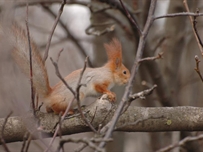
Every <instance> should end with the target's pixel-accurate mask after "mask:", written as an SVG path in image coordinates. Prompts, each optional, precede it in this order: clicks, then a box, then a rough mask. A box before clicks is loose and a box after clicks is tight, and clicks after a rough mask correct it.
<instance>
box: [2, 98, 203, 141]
mask: <svg viewBox="0 0 203 152" xmlns="http://www.w3.org/2000/svg"><path fill="white" fill-rule="evenodd" d="M116 108H117V106H112V103H110V102H109V101H107V100H106V95H103V96H102V98H101V99H98V100H97V101H96V102H94V103H93V104H91V105H89V106H87V107H86V108H85V109H84V111H86V117H87V118H88V119H90V120H91V118H93V117H94V120H93V122H92V125H93V126H94V127H95V128H98V127H99V126H100V125H103V126H104V125H105V124H107V123H108V122H109V121H110V120H111V118H112V116H113V114H114V111H115V109H116ZM95 110H96V114H95ZM202 115H203V108H199V107H189V106H188V107H186V106H183V107H155V108H145V107H134V106H131V107H129V108H128V109H127V110H126V112H124V113H123V114H122V115H121V117H120V118H119V120H118V122H117V125H116V131H124V132H140V131H142V132H154V131H179V130H184V131H203V117H201V116H202ZM36 116H37V117H38V119H39V120H40V126H41V128H42V129H41V130H38V133H36V136H35V137H34V138H35V139H36V138H40V137H46V138H47V137H51V135H53V133H54V128H55V126H56V124H57V123H58V119H59V118H58V117H59V116H58V115H55V114H53V113H42V112H39V111H38V112H36ZM104 118H105V120H104ZM35 120H36V118H35V117H34V116H33V115H32V113H29V114H25V115H24V117H23V118H22V117H19V116H15V117H9V118H8V121H7V123H6V125H5V129H4V140H5V142H6V143H9V142H16V141H23V139H24V135H25V132H26V131H28V130H36V128H35V126H36V125H33V122H35ZM103 120H104V121H103ZM138 121H139V122H138ZM4 122H5V119H4V118H2V119H0V130H2V127H3V124H4ZM101 122H102V123H103V124H101ZM136 122H138V123H136ZM35 123H37V121H36V122H35ZM28 126H29V127H28ZM32 127H33V128H32ZM89 131H91V129H90V128H89V127H88V125H87V124H86V123H84V121H83V120H82V118H81V117H80V116H75V117H71V118H69V119H68V118H67V119H65V120H64V121H63V123H62V125H61V134H62V135H70V134H76V133H82V132H89ZM0 136H1V135H0Z"/></svg>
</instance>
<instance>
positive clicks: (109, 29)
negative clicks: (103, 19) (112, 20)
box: [85, 24, 115, 36]
mask: <svg viewBox="0 0 203 152" xmlns="http://www.w3.org/2000/svg"><path fill="white" fill-rule="evenodd" d="M96 26H103V25H102V24H101V25H94V24H92V25H90V26H88V27H87V28H86V30H85V33H86V34H88V35H93V36H101V35H104V34H106V33H109V32H112V31H114V30H115V25H114V24H112V25H109V26H108V27H106V28H104V29H103V30H93V28H94V27H96Z"/></svg>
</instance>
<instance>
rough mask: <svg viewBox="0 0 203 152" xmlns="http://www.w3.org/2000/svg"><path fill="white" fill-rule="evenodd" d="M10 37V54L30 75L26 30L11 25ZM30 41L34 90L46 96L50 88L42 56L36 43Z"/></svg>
mask: <svg viewBox="0 0 203 152" xmlns="http://www.w3.org/2000/svg"><path fill="white" fill-rule="evenodd" d="M9 34H10V35H9V37H10V38H11V41H12V42H11V44H12V45H13V46H14V49H13V51H12V56H13V58H14V60H15V61H16V63H17V64H18V65H19V67H20V69H21V70H22V71H23V72H24V73H25V74H26V75H27V76H28V77H30V57H29V43H28V38H27V34H26V32H25V31H24V30H23V29H21V28H20V27H19V26H18V25H15V24H14V25H12V29H11V32H10V33H9ZM30 41H31V48H32V73H33V85H34V88H35V89H36V92H37V93H38V94H39V95H40V96H41V97H46V96H47V95H48V94H49V93H50V92H51V88H50V85H49V80H48V75H47V71H46V68H45V65H44V63H43V61H42V58H41V56H40V54H39V51H38V48H37V46H36V44H35V43H34V42H33V41H32V39H31V38H30Z"/></svg>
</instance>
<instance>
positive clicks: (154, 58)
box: [138, 52, 164, 63]
mask: <svg viewBox="0 0 203 152" xmlns="http://www.w3.org/2000/svg"><path fill="white" fill-rule="evenodd" d="M163 54H164V53H163V52H161V53H158V55H157V56H154V57H146V58H142V59H140V60H139V61H138V62H139V63H141V62H144V61H154V60H157V59H161V58H163Z"/></svg>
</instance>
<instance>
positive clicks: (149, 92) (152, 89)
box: [130, 85, 157, 101]
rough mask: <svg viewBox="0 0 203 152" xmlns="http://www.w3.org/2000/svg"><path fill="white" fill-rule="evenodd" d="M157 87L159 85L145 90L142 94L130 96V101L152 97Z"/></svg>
mask: <svg viewBox="0 0 203 152" xmlns="http://www.w3.org/2000/svg"><path fill="white" fill-rule="evenodd" d="M156 87H157V85H154V86H153V87H151V88H150V89H147V90H144V91H141V92H138V93H135V94H133V95H130V98H131V99H130V100H131V101H133V100H135V99H137V98H140V99H145V96H148V95H150V94H151V93H152V92H153V91H154V89H155V88H156Z"/></svg>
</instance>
